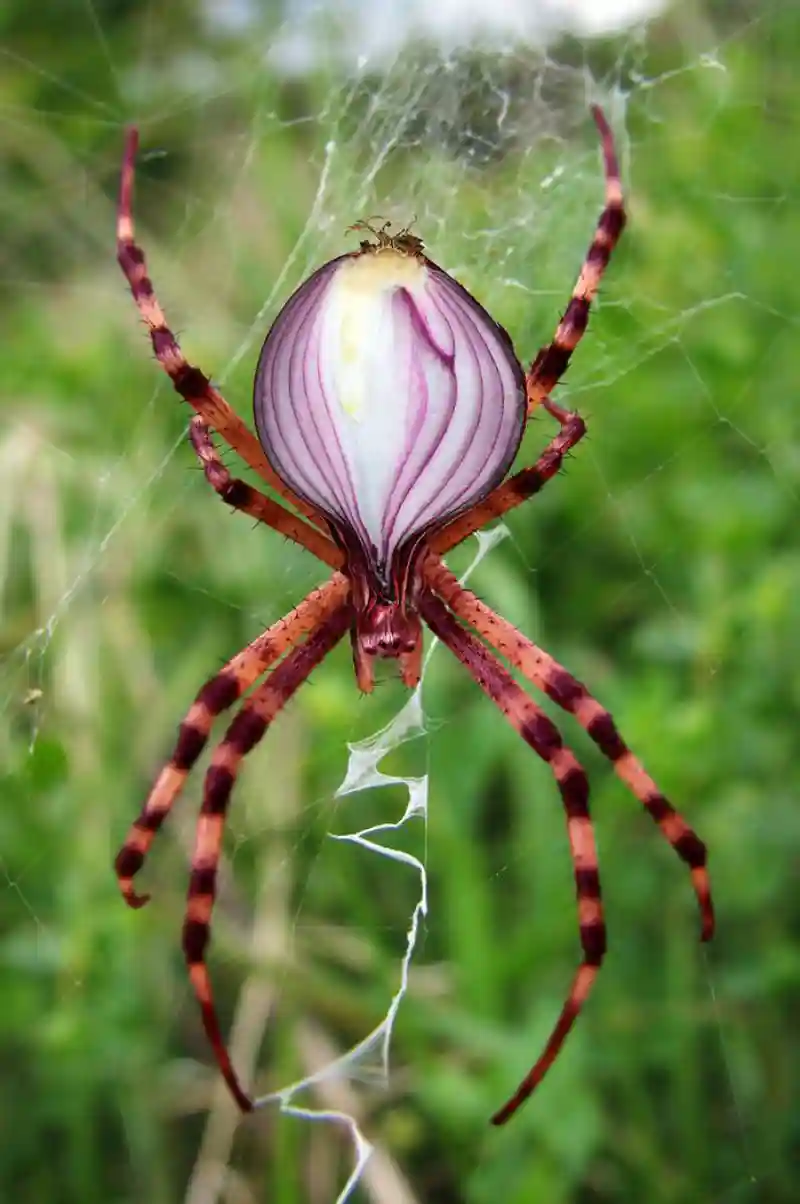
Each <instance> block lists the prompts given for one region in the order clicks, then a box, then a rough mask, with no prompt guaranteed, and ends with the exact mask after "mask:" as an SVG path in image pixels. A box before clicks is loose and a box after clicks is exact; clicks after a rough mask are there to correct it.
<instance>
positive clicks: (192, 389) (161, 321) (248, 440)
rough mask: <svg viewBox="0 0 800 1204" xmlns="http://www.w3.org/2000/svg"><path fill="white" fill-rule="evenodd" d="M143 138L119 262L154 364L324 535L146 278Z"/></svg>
mask: <svg viewBox="0 0 800 1204" xmlns="http://www.w3.org/2000/svg"><path fill="white" fill-rule="evenodd" d="M138 141H139V135H138V131H137V130H136V129H135V128H131V129H129V130H128V133H127V137H126V140H125V152H124V157H123V161H122V177H121V183H120V193H119V206H118V210H117V260H118V262H119V265H120V267H121V268H122V271H123V273H124V274H125V277H126V279H127V281H128V284H129V285H130V290H131V293H132V294H133V299H134V301H135V302H136V305H137V308H138V310H139V313H140V314H141V315H142V318H143V319H144V322H145V325H146V326H147V329H148V331H149V333H150V341H151V342H152V344H153V351H154V352H155V355H156V359H157V360H158V362H159V363H160V364H161V366H162V368H163V369H164V371H165V372H166V373H167V375H168V376H169V378H170V380H171V381H172V384H173V386H174V388H175V390H176V392H178V393H179V394H180V395H181V397H182V398H183V399H184V401H186V402H188V403H189V405H190V406H192V407H193V409H195V410H196V411H197V412H198V414H200V415H201V416H202V417H203V418H204V419H205V421H206V422H207V423H208V424H209V426H211V427H212V428H213V429H214V430H215V431H216V432H217V433H218V434H219V435H220V436H221V437H222V438H223V439H224V440H225V441H226V442H227V443H228V444H230V446H231V447H232V448H233V450H234V451H235V452H236V453H237V454H238V455H239V456H241V458H242V459H243V460H244V462H245V463H246V464H248V465H249V466H250V467H251V468H252V469H253V470H254V471H255V472H257V473H258V474H259V476H261V477H262V478H263V480H265V481H266V482H267V484H268V485H269V486H270V487H271V488H272V489H274V490H275V492H276V493H277V494H279V496H280V497H282V498H283V499H284V500H285V501H287V502H289V503H290V504H291V505H292V506H294V507H295V509H297V510H299V511H300V513H301V514H304V515H305V516H306V518H308V519H309V520H310V521H311V522H312V523H314V524H315V525H316V526H318V527H322V528H323V529H327V524H326V523H325V520H324V519H323V518H322V516H321V515H319V514H318V513H317V511H316V510H315V509H314V508H313V507H312V506H308V505H307V504H306V503H305V502H303V501H301V499H300V498H298V497H295V495H294V494H293V493H292V492H291V490H290V489H288V488H287V487H286V485H284V483H283V481H281V479H280V477H279V476H278V475H277V473H276V472H275V470H274V469H273V468H272V465H271V464H270V463H269V460H268V459H267V457H266V455H265V453H264V449H263V448H262V446H261V444H260V443H259V441H258V439H257V438H256V436H255V435H254V434H253V433H252V431H250V430H249V429H248V427H247V426H246V424H245V423H244V422H243V421H242V420H241V418H240V417H239V416H238V414H236V413H235V412H234V411H233V410H232V409H231V407H230V406H229V405H228V403H227V401H226V400H225V398H224V397H223V396H222V394H221V393H219V392H218V391H217V390H216V389H215V388H214V387H213V386H212V384H211V382H210V381H209V379H208V377H207V376H205V374H204V373H203V372H201V370H200V369H199V368H196V367H194V366H193V365H192V364H190V363H189V362H188V361H187V359H186V357H185V356H184V354H183V352H182V351H181V349H180V346H179V344H178V341H177V339H176V338H175V335H174V334H173V333H172V331H171V330H170V328H169V326H168V325H167V321H166V318H165V316H164V311H163V310H162V308H161V306H160V304H159V302H158V300H157V298H156V295H155V291H154V289H153V284H152V281H151V280H150V277H149V276H148V274H147V265H146V262H145V256H144V251H143V250H142V249H141V247H139V246H138V245H137V243H136V242H135V239H134V226H133V216H132V207H131V206H132V198H133V179H134V167H135V161H136V150H137V146H138ZM264 504H265V505H264V513H265V514H266V513H267V512H268V513H269V514H270V518H269V520H265V521H269V525H270V526H271V527H274V528H275V529H276V530H277V531H280V532H282V534H284V535H286V536H287V537H288V538H289V539H293V540H295V541H296V542H298V543H301V544H303V546H304V547H308V546H309V543H308V536H307V533H306V532H307V527H306V526H305V524H299V523H298V520H297V518H296V516H295V515H292V514H290V513H289V512H288V511H286V510H284V508H283V507H282V506H279V505H278V504H277V502H271V501H270V499H268V498H265V499H264Z"/></svg>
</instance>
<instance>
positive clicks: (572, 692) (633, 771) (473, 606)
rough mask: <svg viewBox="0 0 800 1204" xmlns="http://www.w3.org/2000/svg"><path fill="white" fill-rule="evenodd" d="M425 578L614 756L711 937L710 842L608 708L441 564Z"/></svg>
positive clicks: (705, 933)
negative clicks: (676, 860)
mask: <svg viewBox="0 0 800 1204" xmlns="http://www.w3.org/2000/svg"><path fill="white" fill-rule="evenodd" d="M426 579H427V580H428V583H429V584H430V585H431V586H432V587H433V588H434V589H435V591H436V593H437V594H438V595H439V597H440V598H443V599H444V601H445V602H446V603H447V605H448V606H449V607H450V609H451V610H452V611H453V612H454V613H455V614H456V615H458V617H459V618H460V619H463V620H464V621H465V622H466V623H469V624H470V626H471V627H473V628H474V629H475V630H476V631H477V632H478V634H479V635H480V636H482V637H483V638H484V639H485V640H486V641H487V642H488V643H489V644H491V646H492V647H493V648H495V649H496V650H497V651H498V652H499V653H500V655H501V656H503V657H505V659H506V660H507V661H509V662H510V663H511V664H512V665H513V666H514V667H515V668H516V669H519V670H520V672H522V673H524V674H525V676H526V677H527V678H528V680H529V681H530V682H532V683H533V685H535V686H536V688H537V689H539V690H541V691H542V693H543V694H546V695H547V697H548V698H551V699H552V700H553V702H555V703H556V704H557V705H558V706H560V707H561V708H562V710H564V711H567V712H569V714H571V715H574V716H575V718H576V719H577V721H578V723H580V725H581V727H582V728H583V729H584V730H585V731H586V732H587V733H588V735H589V736H590V737H591V739H592V740H593V741H594V743H595V744H596V745H597V747H598V748H599V749H600V751H601V753H602V754H603V756H605V757H607V758H608V760H609V761H610V762H611V764H612V766H613V767H614V772H615V773H616V774H617V776H618V777H619V778H620V779H621V780H622V781H623V782H624V783H625V785H626V786H627V787H628V789H629V790H630V791H631V793H632V794H633V795H634V797H635V798H637V799H638V800H639V802H640V803H641V804H642V806H643V807H644V808H645V810H646V811H647V813H648V815H649V816H650V817H651V819H652V820H653V821H654V822H655V823H656V824H658V827H659V828H660V830H661V833H662V835H663V836H664V837H665V839H666V840H668V841H669V843H670V844H671V845H672V847H673V849H674V850H675V852H676V853H677V854H678V856H679V857H680V858H681V860H682V861H683V862H684V863H685V864H686V865H687V866H688V867H689V871H690V873H691V876H692V885H693V886H694V891H695V894H696V895H697V901H698V904H699V906H700V920H701V940H704V941H708V940H710V939H711V937H712V936H713V933H714V905H713V901H712V898H711V883H710V881H709V876H708V869H707V867H706V861H707V856H708V855H707V850H706V846H705V845H704V844H703V842H702V840H700V838H699V837H698V836H697V835H696V833H695V832H694V831H693V830H692V828H690V827H689V825H688V824H687V823H686V821H685V820H684V818H683V816H682V815H680V814H679V812H677V811H676V810H675V808H674V807H673V806H672V804H671V803H670V802H669V801H668V799H666V798H665V797H664V795H663V794H662V793H661V791H660V790H659V789H658V787H657V786H656V784H655V782H654V781H653V779H652V778H651V777H650V775H649V774H648V773H647V772H646V771H645V769H644V768H643V766H642V765H641V763H640V762H639V761H638V760H637V758H636V757H635V756H634V755H633V753H632V752H631V750H630V749H629V748H628V746H627V744H626V743H625V741H624V740H623V739H622V736H621V735H620V734H619V731H618V730H617V726H616V724H615V723H614V720H613V719H612V717H611V715H610V714H609V712H608V711H607V710H606V709H605V707H603V706H601V704H600V703H599V702H597V701H596V699H594V698H593V697H592V696H591V694H590V693H589V691H588V690H587V689H586V687H585V686H584V685H583V683H582V682H579V681H578V680H577V679H576V678H574V677H573V676H572V674H571V673H569V672H567V670H566V669H565V668H564V667H563V665H560V664H559V663H558V661H556V660H554V659H553V657H552V656H550V655H549V654H548V653H547V652H545V651H544V650H543V649H542V648H539V647H538V645H537V644H534V643H533V641H532V640H529V639H527V637H526V636H524V635H522V634H521V633H520V632H519V631H517V629H516V627H514V626H513V624H511V623H509V622H508V620H507V619H504V618H502V617H501V616H500V615H497V614H495V612H494V611H493V610H491V609H490V607H488V606H487V605H486V603H485V602H481V601H480V599H479V598H476V597H475V595H474V594H473V593H470V591H469V590H468V589H464V588H463V587H462V586H461V585H460V584H459V582H458V580H457V579H456V577H455V576H454V575H453V574H452V573H451V572H450V571H449V569H447V568H445V566H444V565H443V564H439V565H437V566H436V567H432V568H430V569H428V570H427V571H426Z"/></svg>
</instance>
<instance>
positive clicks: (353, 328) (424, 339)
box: [255, 247, 526, 575]
mask: <svg viewBox="0 0 800 1204" xmlns="http://www.w3.org/2000/svg"><path fill="white" fill-rule="evenodd" d="M525 409H526V398H525V374H524V372H523V370H522V367H521V366H520V364H519V361H518V360H517V357H516V355H515V354H514V350H513V347H512V345H511V341H510V339H509V337H508V335H507V334H506V333H505V331H504V330H503V329H502V327H500V326H498V325H497V323H496V322H495V321H494V320H493V319H492V318H491V317H490V316H489V314H488V313H487V312H486V310H484V309H483V307H482V306H481V305H479V304H478V302H477V301H476V300H475V298H474V297H472V296H470V294H469V293H468V292H467V291H466V290H465V289H464V288H462V287H461V285H460V284H458V283H457V282H456V281H455V280H453V278H452V277H451V276H448V275H447V273H446V272H444V271H442V269H441V268H439V267H437V266H436V264H434V263H432V262H431V261H430V260H428V259H426V258H425V257H424V256H422V255H415V254H409V253H405V252H402V251H398V250H395V249H394V248H390V247H381V248H370V249H367V250H362V251H360V252H357V253H356V254H353V255H343V256H340V257H339V258H338V259H334V260H332V261H331V262H330V263H327V264H325V266H324V267H322V268H320V269H319V270H318V271H317V272H315V273H314V275H313V276H311V277H309V279H308V280H306V281H305V283H304V284H302V285H301V286H300V288H299V289H298V290H297V292H296V293H295V294H294V295H293V296H292V297H291V298H290V300H289V301H288V302H287V304H286V305H285V306H284V308H283V310H282V311H281V313H280V314H279V315H278V317H277V319H276V321H275V323H274V325H273V326H272V329H271V330H270V332H269V334H268V335H267V339H266V342H265V343H264V347H263V349H262V351H261V357H260V360H259V364H258V370H257V373H256V380H255V421H256V427H257V430H258V435H259V438H260V439H261V442H262V444H263V445H264V449H265V451H266V453H267V456H268V457H269V460H270V462H271V463H272V465H273V467H274V468H275V470H276V471H277V472H278V474H279V475H280V476H281V477H282V478H283V480H284V481H285V482H286V484H287V485H288V486H289V487H290V488H291V489H292V490H294V492H295V493H296V494H298V495H299V496H300V497H302V498H304V499H305V501H307V502H310V503H311V504H312V505H314V506H316V507H318V509H320V510H321V511H323V512H324V513H325V514H326V515H327V516H328V517H329V518H331V519H332V520H333V522H334V523H335V524H336V525H337V526H338V527H339V528H340V529H343V530H344V532H345V534H346V535H347V534H348V529H349V532H352V533H354V534H355V536H356V538H357V539H358V541H359V543H360V544H361V545H362V547H363V550H364V553H365V555H366V556H367V558H368V561H369V562H370V563H371V564H372V565H373V567H374V568H375V569H376V570H378V571H379V573H380V574H381V575H384V572H385V570H386V568H387V566H388V565H390V563H391V560H392V557H393V555H394V553H395V552H396V551H397V549H398V547H399V546H400V545H401V544H403V543H405V542H406V541H407V540H408V539H409V538H411V537H413V536H415V535H418V534H420V533H421V532H422V531H424V530H425V529H426V528H428V527H431V526H434V525H436V526H439V525H441V524H442V523H444V522H446V521H447V520H448V519H450V518H452V517H453V516H454V515H455V514H457V513H459V512H460V511H461V510H464V509H466V508H467V507H468V506H470V505H472V504H473V503H474V502H476V501H478V500H479V499H480V498H481V497H483V496H484V495H485V494H486V493H488V492H489V490H490V489H491V488H492V487H493V486H494V485H495V484H497V482H498V481H500V480H501V479H502V477H503V476H504V475H505V473H506V472H507V471H508V468H509V467H510V465H511V462H512V460H513V459H514V456H515V454H516V451H517V448H518V446H519V442H520V439H521V438H522V431H523V427H524V417H525Z"/></svg>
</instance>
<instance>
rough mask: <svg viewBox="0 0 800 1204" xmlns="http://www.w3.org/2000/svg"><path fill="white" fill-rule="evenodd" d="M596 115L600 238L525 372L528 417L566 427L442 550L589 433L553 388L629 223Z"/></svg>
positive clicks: (515, 498) (528, 487)
mask: <svg viewBox="0 0 800 1204" xmlns="http://www.w3.org/2000/svg"><path fill="white" fill-rule="evenodd" d="M592 116H593V117H594V120H595V122H596V124H597V128H598V130H599V131H600V138H601V143H602V150H603V161H604V165H605V179H606V193H605V207H604V209H603V212H602V213H601V214H600V219H599V221H598V223H597V227H596V230H595V234H594V238H593V239H592V241H591V244H590V246H589V250H588V252H587V254H586V258H585V259H584V262H583V266H582V268H581V270H580V274H579V275H578V279H577V281H576V284H575V287H574V288H573V290H572V297H571V299H570V302H569V305H568V306H567V308H566V310H565V312H564V316H563V318H562V319H561V321H560V322H559V324H558V327H557V328H556V332H555V334H554V335H553V339H552V342H550V343H548V344H547V346H546V347H543V348H542V349H541V351H540V352H539V354H538V355H537V356H536V359H535V360H534V361H533V363H532V364H531V367H530V370H529V371H528V373H527V374H526V377H525V384H526V389H527V393H528V417H529V418H530V416H531V414H532V413H533V411H534V410H535V409H536V407H537V406H538V405H543V406H544V408H545V409H546V410H547V412H548V413H549V414H550V415H551V416H552V417H553V418H555V419H557V421H558V423H559V426H560V428H561V429H560V430H559V432H558V434H557V435H556V436H555V438H554V439H553V440H552V441H551V442H550V443H549V444H548V445H547V447H546V448H545V450H544V451H543V452H542V454H541V455H540V457H539V459H538V460H537V461H536V463H535V464H534V465H533V467H532V468H523V469H522V471H521V472H517V473H515V474H514V475H513V476H511V477H509V478H508V480H506V481H504V482H503V483H502V484H500V485H498V486H497V488H496V489H494V490H492V492H491V493H490V494H489V495H488V497H486V498H484V499H483V501H481V502H478V503H477V504H476V505H475V506H474V507H473V508H472V509H471V510H467V511H466V512H465V513H464V514H462V515H460V516H459V517H458V518H455V519H454V520H453V521H452V522H451V523H449V524H448V525H447V526H446V527H443V528H442V529H441V531H438V532H437V533H436V534H435V535H434V536H432V538H431V539H430V546H431V547H432V548H433V549H434V551H436V552H440V553H443V552H447V551H449V550H450V548H453V547H455V546H456V544H459V543H461V542H462V541H463V540H465V539H466V538H467V537H468V536H469V535H472V534H473V533H474V532H475V531H477V530H479V529H480V528H481V527H483V526H485V524H486V523H488V522H491V521H492V519H495V518H499V517H500V516H501V515H503V514H506V513H507V512H508V511H509V510H513V508H514V507H515V506H519V505H520V503H521V502H524V501H526V500H527V499H528V498H529V497H532V496H533V494H535V493H538V492H539V490H540V489H541V488H542V486H543V485H544V484H545V483H546V482H547V481H549V480H550V479H551V477H553V476H555V474H556V473H557V472H558V471H559V469H560V468H561V465H562V462H563V459H564V456H566V455H567V453H568V452H570V451H571V450H572V448H574V447H575V445H576V444H577V443H579V442H580V441H581V439H582V438H583V436H584V435H585V434H586V424H585V423H584V421H583V419H582V418H581V417H580V415H578V414H575V413H572V412H571V411H569V410H565V409H563V408H562V407H561V406H558V405H556V404H555V402H553V401H551V400H550V393H551V392H552V390H553V389H554V388H555V386H556V385H557V384H558V382H559V380H560V379H561V377H562V376H563V375H564V373H565V372H566V370H567V367H568V366H569V361H570V357H571V356H572V353H573V351H574V350H575V348H576V347H577V346H578V343H579V342H580V341H581V339H582V338H583V335H584V332H585V330H586V327H587V325H588V322H589V310H590V308H591V304H592V301H593V300H594V298H595V297H596V296H597V291H598V289H599V287H600V282H601V280H602V278H603V273H604V272H605V270H606V268H607V267H608V263H609V260H610V259H611V254H612V252H613V250H614V248H615V246H616V245H617V242H618V241H619V238H620V235H621V234H622V231H623V229H624V228H625V205H624V199H623V195H622V184H621V182H620V177H619V166H618V163H617V156H616V152H615V150H614V136H613V134H612V132H611V129H610V127H609V125H608V122H607V121H606V119H605V117H604V115H603V112H602V110H601V109H600V108H598V106H597V105H594V106H593V107H592Z"/></svg>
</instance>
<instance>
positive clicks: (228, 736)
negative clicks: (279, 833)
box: [183, 602, 352, 1112]
mask: <svg viewBox="0 0 800 1204" xmlns="http://www.w3.org/2000/svg"><path fill="white" fill-rule="evenodd" d="M351 619H352V608H351V606H350V605H349V603H348V602H340V603H339V605H338V607H337V608H336V609H334V610H332V612H331V613H330V614H328V616H327V618H326V619H324V620H323V621H322V622H321V623H320V624H319V626H318V627H316V629H315V630H314V631H313V633H312V634H311V635H310V636H309V637H308V639H307V640H306V642H305V643H304V644H301V645H299V647H297V648H294V649H293V650H292V651H291V652H290V653H289V654H288V656H287V657H286V658H285V659H284V660H283V661H282V662H281V664H280V665H278V667H277V669H274V670H273V671H272V673H271V674H270V676H269V677H268V678H267V680H266V681H265V682H263V684H262V685H260V686H259V687H258V689H257V690H256V691H255V693H254V694H253V695H252V697H251V698H249V699H248V701H247V702H246V703H245V704H244V706H243V707H242V709H241V711H240V712H239V714H238V715H237V716H236V718H235V719H234V720H233V722H232V723H231V725H230V727H229V728H228V730H227V732H226V733H225V737H224V739H223V740H222V743H221V744H220V745H219V747H218V748H217V749H216V751H215V752H214V756H213V758H212V761H211V765H210V766H209V769H208V773H207V774H206V781H205V790H204V793H203V807H202V811H201V812H200V819H199V821H198V825H197V837H196V842H195V848H194V854H193V857H192V873H191V878H190V881H189V894H188V899H187V904H186V919H185V921H184V925H183V951H184V954H185V957H186V963H187V966H188V968H189V976H190V978H191V980H192V986H193V987H194V990H195V994H196V995H197V999H198V1001H199V1003H200V1008H201V1011H202V1016H203V1025H204V1027H205V1030H206V1034H207V1036H208V1039H209V1041H210V1043H211V1046H212V1048H213V1050H214V1056H215V1057H216V1060H217V1063H218V1065H219V1068H220V1071H221V1072H222V1074H223V1076H224V1078H225V1081H226V1083H227V1084H228V1086H229V1088H230V1090H231V1092H232V1094H233V1096H234V1098H235V1099H236V1102H237V1103H238V1105H239V1107H240V1108H241V1109H242V1110H243V1111H245V1112H249V1111H250V1110H251V1109H252V1107H253V1101H252V1099H251V1098H250V1096H249V1095H247V1094H246V1092H245V1091H244V1090H243V1089H242V1086H241V1084H240V1083H239V1079H238V1076H237V1074H236V1072H235V1070H234V1069H233V1066H232V1064H231V1060H230V1057H229V1055H228V1050H227V1048H226V1045H225V1041H224V1039H223V1037H222V1033H221V1030H220V1026H219V1020H218V1018H217V1012H216V1008H215V1006H214V997H213V993H212V990H211V978H210V976H209V973H208V967H207V965H206V961H205V952H206V947H207V945H208V939H209V935H210V924H211V913H212V911H213V908H214V898H215V895H216V879H217V866H218V864H219V858H220V853H221V851H222V835H223V830H224V826H225V818H226V815H227V811H228V804H229V802H230V797H231V791H232V790H233V787H234V784H235V782H236V777H237V774H238V772H239V768H240V766H241V762H242V759H243V758H244V757H245V756H246V755H247V754H248V753H249V752H250V751H251V750H252V749H253V748H254V747H255V746H256V744H258V742H259V740H261V738H262V736H263V735H264V733H265V732H266V730H267V728H268V727H269V724H270V723H271V722H272V720H273V719H274V718H275V716H276V715H277V714H278V712H279V711H280V710H281V709H282V708H283V707H284V706H285V705H286V703H287V702H288V701H289V699H290V698H291V697H292V695H293V694H294V692H295V691H296V690H297V689H298V687H299V686H301V685H302V683H303V682H304V681H305V680H306V678H307V677H308V676H309V674H310V673H311V671H312V670H313V669H314V668H315V667H316V666H317V665H318V664H319V663H320V661H321V660H322V659H323V658H324V657H325V656H327V654H328V653H329V652H330V651H331V649H332V648H334V647H335V645H336V644H337V643H338V642H339V640H340V639H341V638H342V636H343V635H344V634H345V632H346V631H347V628H348V627H349V625H350V622H351Z"/></svg>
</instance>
